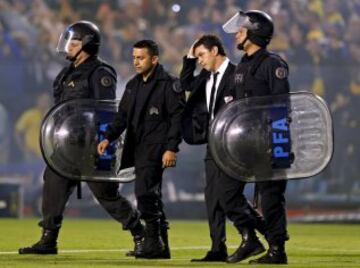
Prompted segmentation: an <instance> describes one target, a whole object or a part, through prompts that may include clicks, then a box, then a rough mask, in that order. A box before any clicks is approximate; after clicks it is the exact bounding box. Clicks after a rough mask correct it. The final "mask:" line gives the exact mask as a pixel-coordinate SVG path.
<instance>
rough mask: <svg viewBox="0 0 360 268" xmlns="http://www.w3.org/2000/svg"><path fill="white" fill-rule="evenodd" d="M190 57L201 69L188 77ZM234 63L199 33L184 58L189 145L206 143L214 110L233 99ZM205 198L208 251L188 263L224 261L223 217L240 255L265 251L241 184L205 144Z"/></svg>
mask: <svg viewBox="0 0 360 268" xmlns="http://www.w3.org/2000/svg"><path fill="white" fill-rule="evenodd" d="M196 61H198V63H199V64H200V65H201V67H202V68H203V69H202V70H201V72H200V74H199V75H197V76H194V71H195V69H196ZM234 71H235V65H233V64H232V63H231V62H230V61H229V59H228V58H227V57H226V54H225V51H224V48H223V45H222V43H221V41H220V40H219V38H218V37H216V36H214V35H204V36H202V37H201V38H200V39H199V40H197V41H196V42H195V43H194V44H193V46H192V47H191V49H190V51H189V53H188V55H187V56H185V57H184V62H183V69H182V71H181V74H180V82H181V87H182V89H184V90H186V91H190V92H191V94H190V96H189V99H188V101H187V103H186V106H185V111H184V114H183V120H182V128H183V135H184V140H185V141H186V142H188V143H189V144H204V143H207V136H208V130H209V126H210V124H211V122H212V120H213V118H214V117H215V116H216V114H217V113H218V111H219V110H220V109H221V108H222V107H223V106H224V105H226V104H227V103H229V102H231V101H232V100H233V99H234V98H235V92H234V87H233V85H232V83H231V81H233V76H234ZM205 173H206V187H205V201H206V206H207V214H208V221H209V228H210V237H211V240H212V247H211V250H210V251H209V252H208V253H207V254H206V256H205V257H204V258H202V259H194V260H192V261H227V247H226V244H225V241H226V234H225V223H226V217H228V218H229V219H230V220H231V221H232V222H233V223H234V226H235V227H236V228H237V230H238V231H239V232H240V233H241V234H242V239H243V243H242V248H243V250H242V252H241V254H243V255H244V256H246V257H249V256H253V255H256V254H259V253H261V252H263V251H265V249H264V247H263V245H262V244H261V242H260V241H259V240H258V238H257V236H256V234H255V231H254V230H255V228H257V229H259V230H261V231H263V230H262V226H263V225H264V223H263V221H262V218H261V216H260V215H259V214H258V213H257V212H256V210H254V209H253V208H252V207H251V205H250V204H249V202H248V201H247V199H246V197H245V196H244V194H243V190H244V186H245V183H244V182H241V181H237V180H235V179H233V178H230V177H229V176H227V175H226V174H224V173H223V172H222V171H221V170H220V168H219V167H218V166H217V165H216V163H215V162H214V159H213V156H212V155H211V152H210V150H209V148H208V147H207V152H206V156H205Z"/></svg>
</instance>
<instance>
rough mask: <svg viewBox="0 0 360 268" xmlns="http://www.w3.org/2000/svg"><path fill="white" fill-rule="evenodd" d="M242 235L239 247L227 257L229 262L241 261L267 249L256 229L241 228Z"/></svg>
mask: <svg viewBox="0 0 360 268" xmlns="http://www.w3.org/2000/svg"><path fill="white" fill-rule="evenodd" d="M241 235H242V241H241V244H240V246H239V248H238V249H237V250H236V251H235V252H234V253H233V254H232V255H231V256H229V257H228V258H227V262H230V263H235V262H239V261H242V260H244V259H247V258H249V257H251V256H254V255H257V254H260V253H262V252H264V251H265V248H264V246H263V244H262V243H261V242H260V240H259V238H258V237H257V236H256V233H255V230H254V229H249V228H243V229H241Z"/></svg>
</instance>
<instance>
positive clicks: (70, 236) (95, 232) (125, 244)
mask: <svg viewBox="0 0 360 268" xmlns="http://www.w3.org/2000/svg"><path fill="white" fill-rule="evenodd" d="M289 233H290V236H291V239H290V241H289V242H288V243H287V253H288V259H289V265H287V267H319V268H320V267H321V268H322V267H323V268H329V267H337V268H343V267H360V225H355V224H354V225H335V224H328V225H324V224H289ZM39 235H40V228H38V227H37V220H34V219H25V220H13V219H0V267H1V268H3V267H147V268H150V267H160V268H161V267H179V268H180V267H181V268H184V267H232V266H242V267H244V266H248V267H249V264H248V261H247V260H246V261H244V262H241V263H238V264H226V263H191V262H190V259H191V258H198V257H202V256H203V255H204V254H205V253H206V251H207V249H208V248H209V245H210V239H209V234H208V226H207V223H206V222H205V221H175V220H173V221H171V229H170V246H171V249H172V252H171V253H172V259H171V260H135V259H133V258H130V257H125V252H126V251H127V250H128V249H130V248H131V247H132V240H131V236H130V234H129V233H128V232H124V231H122V230H121V226H120V225H119V224H117V223H116V222H115V221H113V220H110V219H108V220H81V219H65V221H64V224H63V228H62V230H61V232H60V238H59V249H60V252H59V254H58V255H50V256H49V255H48V256H35V255H18V254H17V249H18V248H19V247H21V246H27V245H30V244H32V243H34V242H36V241H37V240H38V238H39ZM239 243H240V238H239V235H238V234H237V233H236V230H235V229H234V227H233V226H231V225H230V224H229V225H228V226H227V244H228V247H229V253H232V252H233V251H234V250H235V249H236V248H237V246H238V245H239ZM251 267H257V266H254V265H251ZM261 267H264V265H263V266H261ZM265 267H279V266H276V265H275V266H265Z"/></svg>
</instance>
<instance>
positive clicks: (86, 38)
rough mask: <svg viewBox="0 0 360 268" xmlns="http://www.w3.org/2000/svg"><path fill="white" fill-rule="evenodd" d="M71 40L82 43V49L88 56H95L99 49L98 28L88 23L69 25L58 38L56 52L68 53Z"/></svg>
mask: <svg viewBox="0 0 360 268" xmlns="http://www.w3.org/2000/svg"><path fill="white" fill-rule="evenodd" d="M71 40H79V41H82V49H81V50H83V51H85V52H87V53H88V54H90V55H96V54H97V53H98V52H99V47H100V31H99V28H98V27H97V26H96V25H95V24H94V23H92V22H90V21H78V22H75V23H73V24H71V25H70V26H69V27H68V28H67V29H66V30H65V31H64V32H63V33H62V35H61V36H60V39H59V43H58V46H57V48H56V51H57V52H58V53H64V54H67V53H68V47H69V43H70V41H71Z"/></svg>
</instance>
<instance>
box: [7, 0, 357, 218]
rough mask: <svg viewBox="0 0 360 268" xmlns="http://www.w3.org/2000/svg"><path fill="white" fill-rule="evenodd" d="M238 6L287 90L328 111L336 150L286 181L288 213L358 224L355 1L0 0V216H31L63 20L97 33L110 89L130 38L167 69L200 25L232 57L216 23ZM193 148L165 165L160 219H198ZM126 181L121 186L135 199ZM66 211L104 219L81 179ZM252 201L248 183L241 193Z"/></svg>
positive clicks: (199, 188) (196, 150)
mask: <svg viewBox="0 0 360 268" xmlns="http://www.w3.org/2000/svg"><path fill="white" fill-rule="evenodd" d="M239 8H241V9H244V10H247V9H262V10H265V11H267V12H268V13H270V14H271V15H272V16H273V18H274V22H275V29H276V30H275V36H274V39H273V41H272V44H271V46H270V49H271V50H273V51H276V52H279V53H281V55H282V56H283V57H284V58H285V59H287V61H288V62H289V65H290V81H291V87H292V91H299V90H306V91H312V92H314V93H316V94H318V95H320V96H322V97H323V98H324V99H325V100H326V101H327V102H328V104H329V107H330V109H331V112H332V115H333V120H334V128H335V153H334V157H333V159H332V162H331V164H330V165H329V166H328V168H327V169H326V170H325V171H324V172H323V173H321V174H320V175H318V176H316V177H315V178H311V179H306V180H299V181H292V182H290V183H289V184H288V191H287V197H288V208H289V210H288V212H289V216H290V219H291V220H294V221H295V220H298V221H340V222H344V221H360V211H359V208H360V180H359V178H358V173H359V156H360V152H359V150H360V144H359V142H360V139H359V120H360V119H359V115H358V111H359V104H360V102H359V99H360V68H359V67H360V66H359V63H360V46H359V44H360V35H359V34H358V29H360V1H359V0H347V1H340V0H323V1H322V0H293V1H286V0H267V1H264V0H257V1H234V0H225V1H216V0H192V1H186V0H178V1H160V0H117V1H100V0H99V1H96V0H76V1H75V0H59V1H55V0H34V1H30V0H0V217H1V216H4V217H5V216H13V217H31V216H39V204H40V198H41V185H42V176H41V175H42V172H43V169H44V163H43V161H42V158H41V155H40V151H39V148H38V131H39V124H40V121H41V118H42V116H43V114H44V113H45V111H46V110H47V109H48V107H49V106H50V105H51V103H52V100H51V94H52V92H51V84H52V81H53V79H54V78H55V76H56V74H57V73H58V71H59V70H60V69H61V67H62V66H63V65H64V64H66V62H65V61H64V60H63V59H61V58H60V57H58V56H57V55H56V53H55V47H56V44H57V40H58V37H59V35H60V33H61V32H62V31H63V29H64V27H65V26H66V25H68V24H70V23H72V22H75V21H77V20H80V19H86V20H91V21H94V22H96V23H97V24H98V25H99V28H100V29H101V31H102V48H101V52H100V56H101V57H102V58H103V59H105V60H106V61H108V62H109V63H111V64H113V65H114V66H115V67H116V69H117V72H118V90H117V96H118V98H120V97H121V94H122V90H123V89H124V85H125V83H126V82H127V80H128V79H129V78H130V77H131V76H132V74H133V73H134V71H133V68H132V63H131V59H132V55H131V50H132V45H133V43H134V42H136V41H137V40H140V39H143V38H150V39H154V40H156V41H157V42H158V44H159V46H160V53H161V56H160V59H161V62H162V63H163V64H164V65H165V67H166V68H167V69H168V70H170V71H171V72H172V73H173V74H175V75H178V74H179V71H180V68H181V64H182V56H183V55H185V54H186V52H187V50H188V48H189V47H190V45H191V44H192V43H193V41H194V40H195V39H196V38H197V37H199V36H200V35H202V34H203V33H215V34H217V35H219V36H220V37H221V39H222V40H223V41H224V44H225V47H226V50H227V53H228V56H229V58H230V59H231V60H232V61H233V62H236V63H237V62H238V61H239V59H240V57H241V53H240V52H238V51H237V50H236V49H235V47H234V40H233V36H231V35H227V34H225V33H224V32H223V31H222V29H221V25H222V24H223V22H225V21H226V20H227V19H228V18H230V17H231V16H232V15H233V14H234V13H235V12H236V11H237V10H238V9H239ZM203 157H204V148H203V147H201V146H200V147H190V146H187V145H186V144H182V145H181V152H180V155H179V162H178V166H177V168H176V169H170V170H168V171H166V173H165V179H164V185H163V193H164V200H165V202H166V210H167V212H168V214H169V216H170V217H172V218H181V219H197V218H205V217H206V215H205V206H204V201H203V200H204V197H203V187H204V170H203ZM132 187H133V185H132V184H127V185H122V189H121V191H122V192H123V193H124V194H126V195H127V196H128V197H129V198H131V199H132V200H134V197H133V194H132ZM83 189H84V197H83V199H82V200H76V197H75V195H74V196H73V197H72V199H71V202H70V203H69V207H68V210H67V214H68V215H70V216H74V217H106V215H105V212H104V211H103V210H102V209H101V208H100V207H99V206H97V205H96V202H95V201H94V200H93V198H92V196H91V194H90V193H89V191H88V190H87V188H86V187H83ZM246 191H247V195H248V196H249V198H251V194H252V186H251V185H249V186H248V187H247V189H246Z"/></svg>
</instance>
